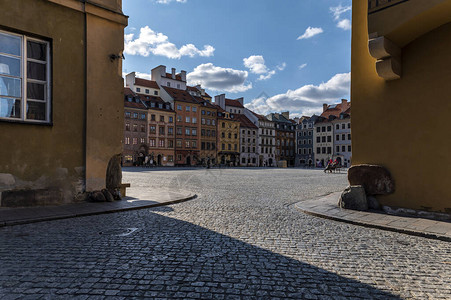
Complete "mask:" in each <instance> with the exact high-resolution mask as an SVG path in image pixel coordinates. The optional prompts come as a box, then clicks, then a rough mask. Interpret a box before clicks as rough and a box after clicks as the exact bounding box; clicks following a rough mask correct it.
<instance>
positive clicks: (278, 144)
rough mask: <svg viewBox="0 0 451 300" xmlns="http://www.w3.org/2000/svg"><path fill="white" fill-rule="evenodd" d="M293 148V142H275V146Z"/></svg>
mask: <svg viewBox="0 0 451 300" xmlns="http://www.w3.org/2000/svg"><path fill="white" fill-rule="evenodd" d="M280 145H282V146H293V141H290V142H288V141H286V140H277V146H280Z"/></svg>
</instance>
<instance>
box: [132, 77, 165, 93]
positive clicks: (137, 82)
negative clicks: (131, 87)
mask: <svg viewBox="0 0 451 300" xmlns="http://www.w3.org/2000/svg"><path fill="white" fill-rule="evenodd" d="M135 85H139V86H145V87H148V88H152V89H157V90H159V89H160V87H159V86H158V84H157V82H156V81H153V80H147V79H142V78H135Z"/></svg>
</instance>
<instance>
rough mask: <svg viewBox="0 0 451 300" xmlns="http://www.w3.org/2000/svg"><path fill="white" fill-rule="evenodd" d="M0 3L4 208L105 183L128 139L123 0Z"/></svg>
mask: <svg viewBox="0 0 451 300" xmlns="http://www.w3.org/2000/svg"><path fill="white" fill-rule="evenodd" d="M1 7H2V9H1V10H0V39H1V41H0V55H2V57H6V59H5V60H2V63H1V64H0V79H1V80H0V81H1V83H2V84H0V85H1V86H2V87H0V93H1V100H0V138H1V141H2V145H4V146H2V147H0V192H1V193H2V197H1V199H2V203H1V205H2V206H9V205H13V206H14V205H28V204H48V203H54V202H56V203H61V202H72V201H74V200H76V199H81V198H83V196H82V195H83V194H84V192H86V191H94V190H100V189H102V188H105V184H106V183H105V180H106V170H107V166H108V162H109V161H110V159H111V158H112V157H115V156H116V155H118V154H120V153H121V148H122V147H121V145H122V138H123V129H122V127H123V122H124V107H123V79H122V70H121V69H122V59H121V58H122V51H123V48H124V37H123V35H124V27H125V26H126V25H127V17H126V16H124V14H123V13H122V4H121V1H119V0H92V1H83V2H81V1H73V0H47V1H35V0H9V1H2V4H1ZM27 65H28V66H31V67H29V68H26V67H20V66H27ZM13 83H14V84H13Z"/></svg>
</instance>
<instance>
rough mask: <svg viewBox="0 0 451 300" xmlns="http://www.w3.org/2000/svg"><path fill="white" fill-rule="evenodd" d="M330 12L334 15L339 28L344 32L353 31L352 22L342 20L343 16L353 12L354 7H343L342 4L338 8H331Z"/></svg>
mask: <svg viewBox="0 0 451 300" xmlns="http://www.w3.org/2000/svg"><path fill="white" fill-rule="evenodd" d="M329 10H330V12H331V13H332V14H333V15H334V20H335V21H336V22H337V27H338V28H341V29H343V30H350V29H351V20H350V19H348V18H344V19H342V18H341V15H342V14H344V13H346V12H348V11H351V10H352V6H351V5H349V6H342V5H341V4H340V5H338V6H336V7H329Z"/></svg>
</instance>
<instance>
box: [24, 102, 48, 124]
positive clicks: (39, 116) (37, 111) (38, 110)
mask: <svg viewBox="0 0 451 300" xmlns="http://www.w3.org/2000/svg"><path fill="white" fill-rule="evenodd" d="M27 119H32V120H45V103H42V102H33V101H27Z"/></svg>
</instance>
